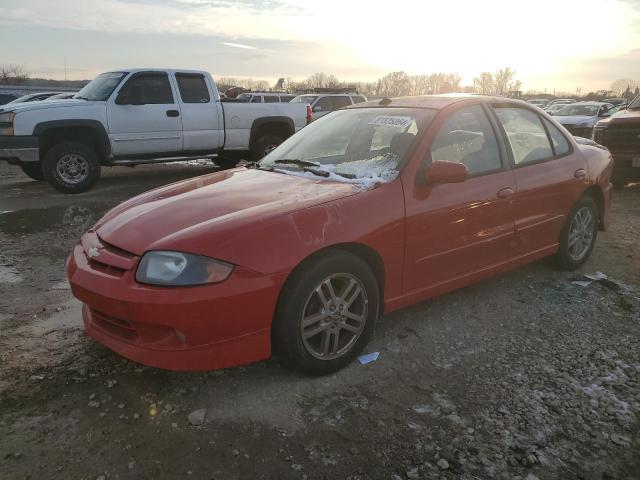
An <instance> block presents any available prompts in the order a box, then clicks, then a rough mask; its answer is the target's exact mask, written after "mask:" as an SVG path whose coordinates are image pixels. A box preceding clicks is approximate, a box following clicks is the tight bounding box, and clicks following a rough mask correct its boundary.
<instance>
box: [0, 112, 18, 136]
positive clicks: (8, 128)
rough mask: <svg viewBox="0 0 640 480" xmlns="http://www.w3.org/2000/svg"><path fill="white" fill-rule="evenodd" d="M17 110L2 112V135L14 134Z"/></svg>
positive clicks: (0, 119)
mask: <svg viewBox="0 0 640 480" xmlns="http://www.w3.org/2000/svg"><path fill="white" fill-rule="evenodd" d="M15 116H16V114H15V112H5V113H0V135H13V119H14V117H15Z"/></svg>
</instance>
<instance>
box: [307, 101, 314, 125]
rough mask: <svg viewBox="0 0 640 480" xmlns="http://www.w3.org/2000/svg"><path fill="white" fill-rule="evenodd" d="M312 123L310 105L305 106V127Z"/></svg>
mask: <svg viewBox="0 0 640 480" xmlns="http://www.w3.org/2000/svg"><path fill="white" fill-rule="evenodd" d="M312 121H313V110H312V108H311V105H307V125H309V124H310V123H311V122H312Z"/></svg>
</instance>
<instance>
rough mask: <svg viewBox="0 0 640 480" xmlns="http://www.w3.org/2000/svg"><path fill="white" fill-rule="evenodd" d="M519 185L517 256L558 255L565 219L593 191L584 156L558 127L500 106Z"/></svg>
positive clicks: (514, 108)
mask: <svg viewBox="0 0 640 480" xmlns="http://www.w3.org/2000/svg"><path fill="white" fill-rule="evenodd" d="M493 111H494V112H495V115H496V117H497V119H498V122H499V124H500V125H501V128H502V130H503V133H504V135H505V137H506V139H507V142H506V143H507V146H508V147H509V150H510V157H511V162H512V165H513V172H514V175H515V181H516V186H517V188H516V193H515V195H514V198H513V207H514V213H515V228H516V244H515V246H514V248H515V252H514V253H515V255H516V256H525V255H528V254H533V253H541V252H542V251H544V250H545V249H548V250H552V249H554V248H555V247H556V246H557V244H558V241H559V237H560V230H561V229H562V226H563V225H564V222H565V219H566V217H567V215H568V213H569V211H570V210H571V208H572V207H573V205H574V204H575V202H576V201H577V200H578V198H579V197H580V195H581V194H582V192H583V191H584V189H585V188H586V187H587V185H588V176H587V165H586V162H585V160H584V158H583V156H582V154H581V153H580V152H579V151H574V149H573V147H572V145H571V143H570V142H569V141H568V139H567V138H566V137H565V136H564V134H563V133H562V132H561V131H560V129H558V128H557V127H556V126H555V125H553V123H552V122H550V121H549V120H548V119H546V118H544V117H543V116H542V115H540V114H538V113H537V112H535V111H534V110H532V109H528V108H526V107H521V106H514V105H513V104H503V105H500V104H496V105H494V106H493Z"/></svg>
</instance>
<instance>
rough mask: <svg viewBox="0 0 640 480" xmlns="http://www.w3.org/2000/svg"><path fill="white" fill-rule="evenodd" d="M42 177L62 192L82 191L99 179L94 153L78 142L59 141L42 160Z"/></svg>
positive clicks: (98, 168)
mask: <svg viewBox="0 0 640 480" xmlns="http://www.w3.org/2000/svg"><path fill="white" fill-rule="evenodd" d="M42 171H43V173H44V178H45V179H46V180H47V181H48V182H49V183H50V184H51V186H52V187H53V188H55V189H56V190H58V191H60V192H62V193H82V192H86V191H87V190H89V189H90V188H91V187H93V186H94V185H95V184H96V182H97V181H98V180H99V179H100V161H99V160H98V156H97V155H96V153H95V152H94V151H93V150H92V149H91V148H90V147H88V146H87V145H84V144H82V143H79V142H61V143H58V144H57V145H55V146H53V147H52V148H51V150H49V151H48V152H47V154H46V155H45V157H44V161H43V162H42Z"/></svg>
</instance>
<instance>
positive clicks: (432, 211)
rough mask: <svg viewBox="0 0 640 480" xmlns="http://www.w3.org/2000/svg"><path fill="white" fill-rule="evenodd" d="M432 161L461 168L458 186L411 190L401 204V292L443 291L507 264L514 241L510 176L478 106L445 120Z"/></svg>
mask: <svg viewBox="0 0 640 480" xmlns="http://www.w3.org/2000/svg"><path fill="white" fill-rule="evenodd" d="M430 156H431V159H430V160H431V161H436V160H446V161H453V162H460V163H464V164H465V165H466V166H467V168H468V170H469V178H468V179H467V180H466V181H465V182H463V183H453V184H440V185H438V184H436V185H426V186H422V187H416V188H415V189H414V191H413V194H412V195H409V196H408V198H407V202H406V216H407V227H406V228H407V240H406V242H407V243H406V245H407V249H406V262H407V263H406V268H405V278H404V291H405V292H406V293H410V292H412V291H413V292H417V291H420V290H425V289H436V290H437V289H438V288H441V290H442V291H445V290H448V289H449V288H447V285H455V282H456V280H459V281H461V282H464V281H465V279H466V278H468V277H469V276H473V275H474V274H480V275H481V274H483V272H485V271H487V270H489V269H491V267H494V266H497V265H499V264H501V263H504V262H505V261H507V260H508V258H509V255H510V247H511V242H512V241H513V237H514V220H513V207H512V196H513V194H514V192H515V188H516V186H515V180H514V177H513V172H512V171H511V170H510V169H509V168H508V166H507V162H506V161H505V160H504V159H503V158H502V157H503V155H501V148H500V147H499V144H498V142H497V137H496V132H495V129H494V127H493V125H492V123H491V122H490V121H489V118H488V117H487V115H486V113H485V110H484V109H483V107H482V106H481V105H472V106H466V107H462V108H460V109H458V110H456V111H454V112H453V113H452V114H451V116H450V117H449V118H448V120H446V121H445V122H444V124H443V125H442V127H441V128H440V130H439V132H438V135H437V136H436V137H435V139H434V141H433V143H432V146H431V149H430Z"/></svg>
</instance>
